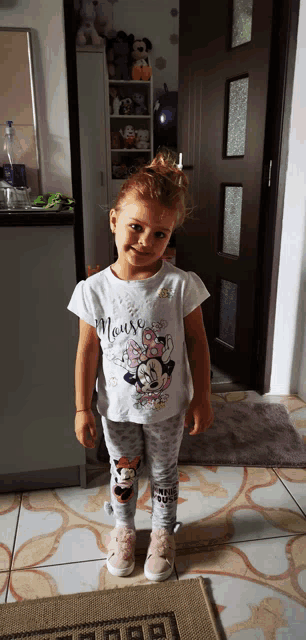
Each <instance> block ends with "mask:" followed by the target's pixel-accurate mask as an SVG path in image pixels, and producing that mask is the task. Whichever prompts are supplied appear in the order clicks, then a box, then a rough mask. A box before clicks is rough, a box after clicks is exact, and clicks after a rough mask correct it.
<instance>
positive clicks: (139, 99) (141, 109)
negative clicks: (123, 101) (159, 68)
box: [132, 93, 148, 116]
mask: <svg viewBox="0 0 306 640" xmlns="http://www.w3.org/2000/svg"><path fill="white" fill-rule="evenodd" d="M132 100H133V101H134V103H135V104H136V105H137V106H136V107H134V113H135V114H136V115H137V116H143V115H146V114H147V113H148V109H147V107H146V105H145V97H144V95H143V94H142V93H133V95H132Z"/></svg>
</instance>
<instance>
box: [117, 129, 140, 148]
mask: <svg viewBox="0 0 306 640" xmlns="http://www.w3.org/2000/svg"><path fill="white" fill-rule="evenodd" d="M120 133H121V135H122V137H123V140H124V149H133V148H134V147H135V142H136V132H135V129H134V127H133V125H131V124H127V125H126V127H125V128H124V131H122V129H120Z"/></svg>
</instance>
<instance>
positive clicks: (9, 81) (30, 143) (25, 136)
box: [0, 27, 42, 200]
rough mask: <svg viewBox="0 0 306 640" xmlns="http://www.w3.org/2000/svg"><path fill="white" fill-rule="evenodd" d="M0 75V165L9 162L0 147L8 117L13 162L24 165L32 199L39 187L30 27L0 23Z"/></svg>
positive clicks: (2, 147)
mask: <svg viewBox="0 0 306 640" xmlns="http://www.w3.org/2000/svg"><path fill="white" fill-rule="evenodd" d="M0 78H1V103H0V124H1V146H0V166H1V167H3V164H5V163H8V162H9V160H8V157H7V155H6V153H5V151H4V136H5V128H6V124H5V123H6V121H7V120H12V121H13V127H14V129H15V133H16V138H17V147H19V153H18V154H17V156H16V157H17V159H16V160H15V162H16V163H18V164H24V165H25V171H26V179H27V186H28V187H29V188H30V189H31V191H30V198H31V200H33V199H34V198H36V197H37V196H38V195H39V194H40V193H42V189H41V175H40V159H39V147H38V132H37V112H36V100H35V91H34V73H33V49H32V41H31V29H19V28H11V27H0Z"/></svg>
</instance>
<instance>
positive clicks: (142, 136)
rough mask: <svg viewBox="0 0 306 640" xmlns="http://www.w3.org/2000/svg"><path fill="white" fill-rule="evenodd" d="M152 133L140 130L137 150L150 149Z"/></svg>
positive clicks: (137, 132) (137, 138)
mask: <svg viewBox="0 0 306 640" xmlns="http://www.w3.org/2000/svg"><path fill="white" fill-rule="evenodd" d="M149 138H150V133H149V131H148V130H147V129H138V131H136V144H135V146H136V149H148V147H149V146H150V142H149Z"/></svg>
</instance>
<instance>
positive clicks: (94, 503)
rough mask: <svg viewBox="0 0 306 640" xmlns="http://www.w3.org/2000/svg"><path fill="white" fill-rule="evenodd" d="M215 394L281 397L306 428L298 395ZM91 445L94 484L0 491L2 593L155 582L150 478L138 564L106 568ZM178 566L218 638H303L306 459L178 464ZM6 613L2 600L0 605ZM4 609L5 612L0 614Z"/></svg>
mask: <svg viewBox="0 0 306 640" xmlns="http://www.w3.org/2000/svg"><path fill="white" fill-rule="evenodd" d="M214 397H215V399H218V401H219V402H244V401H247V400H249V401H251V402H255V401H258V402H279V403H283V404H285V405H286V406H287V407H288V409H289V411H290V413H291V419H292V421H293V423H294V424H295V426H296V428H297V429H299V431H300V433H301V435H302V437H304V438H306V404H305V403H304V402H303V401H302V400H300V398H298V397H297V396H263V397H262V396H258V395H257V394H256V393H255V392H253V391H238V392H237V391H236V392H233V393H224V394H222V393H221V394H218V396H217V395H214ZM87 451H88V455H89V478H90V481H89V486H88V488H87V489H86V490H84V489H81V488H80V487H72V488H65V489H54V490H46V491H32V492H25V493H22V494H20V493H16V494H14V493H12V494H0V536H1V539H0V602H1V603H5V602H14V601H21V600H23V599H29V598H42V597H48V596H56V595H61V594H69V593H77V592H82V591H94V590H96V589H109V588H116V587H124V586H127V585H144V584H150V583H149V582H148V581H147V580H146V579H145V577H144V573H143V564H144V560H145V554H146V548H147V544H148V542H149V533H150V523H151V520H150V513H151V498H150V488H149V483H148V477H147V476H143V477H141V478H140V481H139V496H138V503H137V512H136V528H137V551H136V553H137V557H136V567H135V570H134V572H133V574H132V575H131V576H129V577H128V578H115V577H113V576H111V575H110V574H109V573H108V571H107V569H106V560H105V559H106V548H105V536H106V534H107V533H108V531H109V530H110V529H112V528H113V526H114V522H113V520H112V518H110V517H108V516H106V515H105V513H104V510H103V504H104V500H108V499H109V467H108V465H107V466H104V467H102V466H101V465H98V463H97V462H96V461H95V459H94V452H92V451H90V450H87ZM179 471H180V489H179V502H178V513H177V517H178V520H180V521H182V522H183V523H184V526H183V528H182V529H181V531H180V532H179V533H178V534H177V536H176V544H177V553H176V563H175V572H174V573H173V575H172V576H171V578H170V580H180V579H186V578H193V577H197V576H199V575H202V576H203V577H204V579H205V582H206V584H207V585H209V586H210V590H209V593H210V598H211V602H212V604H213V607H214V610H215V613H216V615H217V616H218V619H219V625H220V627H221V628H222V629H223V637H224V638H231V640H255V639H256V640H272V639H273V640H284V639H285V638H286V639H288V638H290V639H293V638H305V637H306V495H305V485H306V469H259V468H254V467H245V468H242V467H201V466H187V465H186V466H184V465H179ZM0 611H1V607H0ZM0 617H1V616H0Z"/></svg>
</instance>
